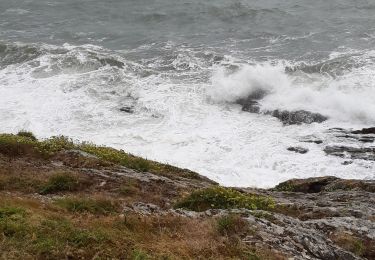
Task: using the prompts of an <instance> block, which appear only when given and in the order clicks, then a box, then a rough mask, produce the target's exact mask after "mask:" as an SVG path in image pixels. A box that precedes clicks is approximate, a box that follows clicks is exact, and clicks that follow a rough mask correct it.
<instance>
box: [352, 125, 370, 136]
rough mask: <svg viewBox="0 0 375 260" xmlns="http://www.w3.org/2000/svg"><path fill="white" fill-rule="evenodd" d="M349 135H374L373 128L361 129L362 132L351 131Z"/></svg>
mask: <svg viewBox="0 0 375 260" xmlns="http://www.w3.org/2000/svg"><path fill="white" fill-rule="evenodd" d="M351 133H352V134H363V135H368V134H375V127H370V128H363V129H362V130H356V131H352V132H351Z"/></svg>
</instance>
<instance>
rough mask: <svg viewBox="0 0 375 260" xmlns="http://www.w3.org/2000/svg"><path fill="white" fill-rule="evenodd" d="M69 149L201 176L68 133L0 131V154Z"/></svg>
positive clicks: (45, 153) (49, 154)
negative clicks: (37, 135) (43, 135)
mask: <svg viewBox="0 0 375 260" xmlns="http://www.w3.org/2000/svg"><path fill="white" fill-rule="evenodd" d="M66 150H81V151H84V152H87V153H89V154H92V155H95V156H96V157H98V158H99V159H101V160H103V161H107V162H111V163H114V164H118V165H122V166H125V167H127V168H130V169H134V170H137V171H140V172H152V173H154V174H160V175H165V176H168V177H184V178H189V179H197V180H199V179H201V178H202V177H201V176H200V175H199V174H197V173H195V172H192V171H190V170H188V169H181V168H178V167H174V166H171V165H168V164H163V163H158V162H155V161H151V160H147V159H144V158H141V157H138V156H134V155H132V154H129V153H126V152H124V151H123V150H117V149H114V148H110V147H106V146H97V145H95V144H92V143H87V142H82V143H74V142H73V140H72V139H70V138H68V137H65V136H54V137H51V138H48V139H45V140H37V139H36V138H35V136H34V135H33V134H32V133H31V132H25V131H22V132H19V133H18V134H17V135H14V134H0V153H1V154H4V155H7V156H10V157H16V156H32V157H38V158H44V159H48V158H51V157H53V156H55V155H56V154H57V153H58V152H61V151H66Z"/></svg>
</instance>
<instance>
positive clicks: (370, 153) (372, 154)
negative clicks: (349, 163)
mask: <svg viewBox="0 0 375 260" xmlns="http://www.w3.org/2000/svg"><path fill="white" fill-rule="evenodd" d="M324 152H325V153H326V154H327V155H334V156H338V157H341V158H350V159H362V160H367V161H375V147H359V148H358V147H350V146H340V145H333V146H326V147H325V148H324Z"/></svg>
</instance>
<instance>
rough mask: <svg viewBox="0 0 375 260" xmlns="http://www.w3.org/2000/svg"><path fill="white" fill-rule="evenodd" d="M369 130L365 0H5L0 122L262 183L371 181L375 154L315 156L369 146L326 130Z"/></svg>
mask: <svg viewBox="0 0 375 260" xmlns="http://www.w3.org/2000/svg"><path fill="white" fill-rule="evenodd" d="M258 90H264V91H265V92H266V93H267V95H266V96H265V97H264V98H263V99H261V100H260V101H259V104H260V108H261V110H264V111H265V110H275V109H279V110H283V111H284V110H285V111H297V110H304V111H310V112H313V113H319V114H322V115H324V116H326V117H327V118H328V120H326V121H324V122H322V123H312V124H300V125H285V124H283V123H282V122H280V120H279V119H277V118H275V117H272V116H271V115H269V114H264V113H249V112H246V111H242V108H241V105H239V104H237V103H236V101H237V100H238V99H241V98H246V97H247V96H249V95H251V94H252V93H253V92H254V91H258ZM373 126H375V1H373V0H329V1H327V0H314V1H309V0H283V1H280V0H211V1H202V0H0V132H4V133H5V132H7V133H16V132H18V131H19V130H28V131H32V132H34V133H35V135H36V136H37V137H38V138H48V137H50V136H56V135H66V136H69V137H71V138H73V139H74V140H76V141H89V142H94V143H96V144H99V145H106V146H111V147H115V148H118V149H123V150H125V151H127V152H130V153H132V154H135V155H138V156H142V157H145V158H147V159H151V160H156V161H160V162H163V163H169V164H172V165H175V166H179V167H183V168H189V169H191V170H193V171H196V172H199V173H200V174H202V175H204V176H207V177H208V178H210V179H212V180H214V181H217V182H218V183H220V184H222V185H225V186H236V187H260V188H268V187H272V186H275V185H276V184H278V183H280V182H282V181H285V180H287V179H290V178H307V177H315V176H326V175H331V176H337V177H341V178H354V179H375V161H371V160H360V159H359V160H353V161H351V162H350V163H345V161H346V160H347V158H341V157H337V156H331V155H327V154H326V153H325V152H324V147H326V146H329V145H352V146H356V147H368V146H374V144H373V143H358V142H353V141H352V140H349V139H348V140H343V139H342V138H341V139H339V138H337V137H335V136H334V135H332V134H331V133H330V129H332V128H342V129H349V130H350V129H355V130H356V129H362V128H367V127H373ZM307 137H313V138H318V139H319V140H321V142H320V143H314V142H301V140H302V139H304V138H307ZM293 146H303V147H304V148H306V149H308V152H307V153H305V154H299V153H295V152H293V151H288V150H287V148H288V147H293Z"/></svg>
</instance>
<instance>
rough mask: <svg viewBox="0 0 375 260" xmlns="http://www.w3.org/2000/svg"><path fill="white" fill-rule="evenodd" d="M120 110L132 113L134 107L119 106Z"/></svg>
mask: <svg viewBox="0 0 375 260" xmlns="http://www.w3.org/2000/svg"><path fill="white" fill-rule="evenodd" d="M120 111H121V112H126V113H129V114H133V113H134V107H131V106H124V107H121V108H120Z"/></svg>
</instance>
